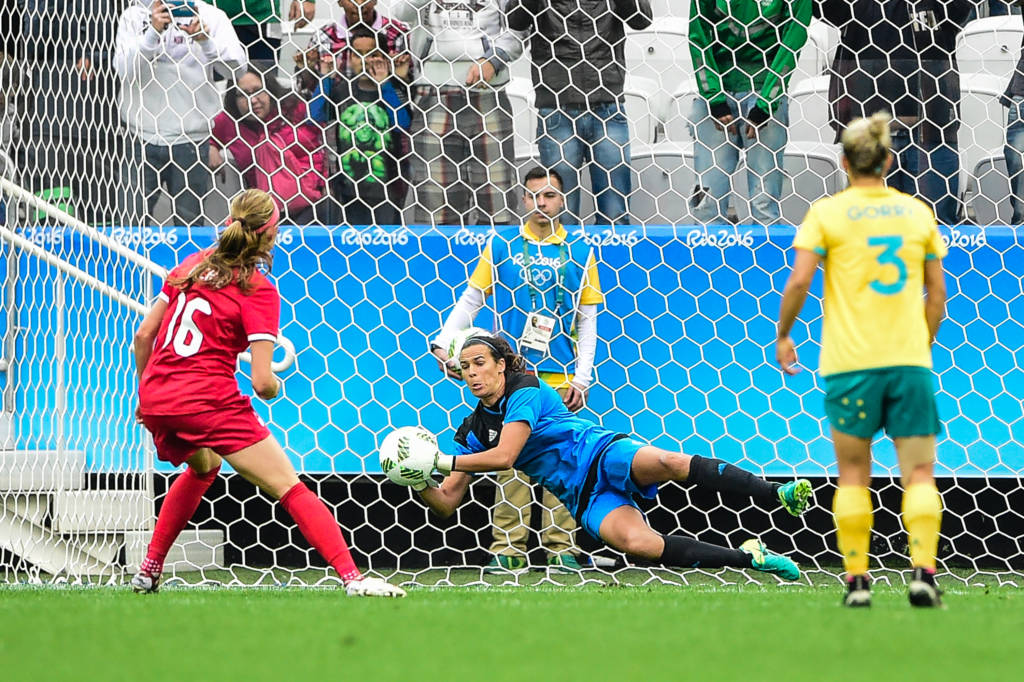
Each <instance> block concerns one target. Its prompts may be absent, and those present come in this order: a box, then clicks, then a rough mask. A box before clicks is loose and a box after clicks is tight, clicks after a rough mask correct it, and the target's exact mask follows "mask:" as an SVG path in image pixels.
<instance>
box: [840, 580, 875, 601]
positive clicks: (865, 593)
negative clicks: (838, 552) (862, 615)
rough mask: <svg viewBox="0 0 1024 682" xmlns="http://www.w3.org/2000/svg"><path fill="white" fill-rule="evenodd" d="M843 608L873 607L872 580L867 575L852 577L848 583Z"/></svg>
mask: <svg viewBox="0 0 1024 682" xmlns="http://www.w3.org/2000/svg"><path fill="white" fill-rule="evenodd" d="M843 606H849V607H851V608H854V607H863V606H871V580H870V579H869V578H868V577H867V576H866V575H855V576H851V577H850V578H849V580H847V581H846V594H845V595H844V596H843Z"/></svg>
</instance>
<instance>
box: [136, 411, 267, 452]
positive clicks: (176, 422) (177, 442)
mask: <svg viewBox="0 0 1024 682" xmlns="http://www.w3.org/2000/svg"><path fill="white" fill-rule="evenodd" d="M142 423H143V424H145V425H146V428H147V429H149V432H150V433H152V434H153V442H154V443H155V444H156V456H157V457H158V458H159V459H161V460H163V461H164V462H170V463H171V464H173V465H174V466H178V465H180V464H182V463H184V462H185V460H187V459H188V458H189V457H191V456H192V455H194V454H195V452H196V450H198V449H199V448H210V449H211V450H213V451H214V452H216V453H217V454H218V455H231V454H234V453H236V452H238V451H239V450H242V449H244V448H247V447H249V446H250V445H252V444H254V443H258V442H260V441H261V440H263V439H264V438H266V437H267V436H269V435H270V430H269V429H268V428H267V426H266V424H264V423H263V420H262V419H260V417H259V415H258V414H256V412H255V411H254V410H253V409H252V407H249V406H239V407H229V408H225V409H221V410H210V411H208V412H198V413H196V414H159V415H158V414H143V415H142Z"/></svg>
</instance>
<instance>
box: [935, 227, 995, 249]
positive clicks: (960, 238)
mask: <svg viewBox="0 0 1024 682" xmlns="http://www.w3.org/2000/svg"><path fill="white" fill-rule="evenodd" d="M942 243H943V244H945V245H946V248H947V249H952V248H957V249H978V248H981V247H983V246H987V245H988V242H987V241H986V239H985V233H984V232H981V231H979V232H978V233H977V234H964V233H963V232H961V231H960V230H950V231H949V234H948V235H945V234H944V235H942Z"/></svg>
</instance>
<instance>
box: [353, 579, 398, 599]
mask: <svg viewBox="0 0 1024 682" xmlns="http://www.w3.org/2000/svg"><path fill="white" fill-rule="evenodd" d="M345 594H347V595H348V596H350V597H404V596H405V590H403V589H402V588H401V587H397V586H395V585H392V584H391V583H389V582H387V581H385V580H382V579H380V578H373V577H365V578H360V579H359V580H352V581H350V582H349V583H348V584H346V585H345Z"/></svg>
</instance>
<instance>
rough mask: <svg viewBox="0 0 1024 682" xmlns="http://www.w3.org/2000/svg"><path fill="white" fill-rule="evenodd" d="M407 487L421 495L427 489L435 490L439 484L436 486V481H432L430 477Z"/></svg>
mask: <svg viewBox="0 0 1024 682" xmlns="http://www.w3.org/2000/svg"><path fill="white" fill-rule="evenodd" d="M409 487H410V488H412V489H413V490H415V491H416V492H418V493H421V492H423V491H424V490H426V489H427V488H437V487H439V484H438V482H437V481H435V480H434V479H432V478H431V477H430V476H427V477H426V478H425V479H423V480H422V481H420V482H419V483H413V484H412V485H410V486H409Z"/></svg>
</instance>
